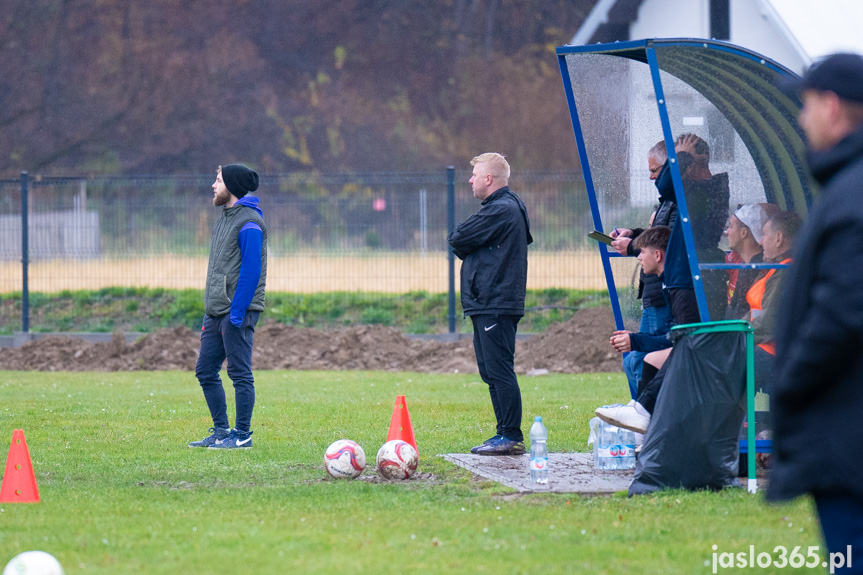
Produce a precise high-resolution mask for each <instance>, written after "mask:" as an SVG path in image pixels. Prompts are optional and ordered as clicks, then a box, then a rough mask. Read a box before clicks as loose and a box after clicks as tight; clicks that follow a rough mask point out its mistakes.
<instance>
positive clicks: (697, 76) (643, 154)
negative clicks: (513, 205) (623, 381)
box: [557, 39, 816, 330]
mask: <svg viewBox="0 0 863 575" xmlns="http://www.w3.org/2000/svg"><path fill="white" fill-rule="evenodd" d="M557 56H558V63H559V65H560V72H561V76H562V78H563V86H564V90H565V94H566V99H567V103H568V106H569V112H570V116H571V119H572V126H573V130H574V132H575V139H576V142H577V144H578V153H579V157H580V160H581V168H582V172H583V174H584V180H585V187H586V190H587V194H588V199H589V203H590V209H591V219H592V222H591V223H592V226H593V228H594V229H596V230H598V231H600V232H605V233H608V232H609V231H611V230H612V229H613V227H615V226H617V227H626V228H636V227H641V228H646V227H647V224H648V220H649V217H650V214H651V213H652V212H653V210H654V209H655V206H656V203H657V190H656V187H655V185H654V183H653V182H652V181H651V180H649V179H648V168H647V154H648V150H649V149H650V148H651V147H652V146H653V145H654V144H656V143H657V142H658V141H659V140H664V141H665V144H666V148H667V150H668V158H669V162H670V164H669V168H670V171H671V175H672V179H673V182H674V189H675V193H676V197H677V204H678V218H679V219H678V221H679V223H680V225H682V226H683V235H684V239H685V243H686V248H687V249H686V251H687V257H688V260H689V268H690V270H691V273H692V279H693V285H694V287H695V293H696V297H697V299H698V306H699V311H700V314H701V320H702V321H703V322H706V321H711V320H721V319H723V318H721V317H710V314H709V311H708V305H707V300H706V296H705V289H704V287H705V279H712V278H715V279H717V280H720V281H722V280H723V278H724V277H725V276H726V275H727V271H728V270H729V269H734V268H738V269H740V268H743V267H752V266H750V265H749V264H733V263H726V262H725V260H724V257H722V256H721V255H717V254H722V253H723V252H724V251H727V249H728V247H727V240H726V239H725V238H724V236H723V237H722V239H721V240H720V242H719V244H718V245H716V246H706V245H696V238H697V237H699V236H698V234H697V233H693V222H692V219H691V218H690V207H691V206H690V205H688V204H687V193H686V183H685V182H684V181H683V179H682V178H681V173H680V170H679V169H678V165H677V158H676V154H675V153H674V142H675V140H676V139H677V138H678V137H679V136H681V135H684V134H695V135H697V136H699V137H701V138H702V139H703V140H705V141H706V142H707V143H708V144H709V146H710V170H711V172H712V173H713V174H722V173H727V175H728V176H727V178H728V188H729V202H728V206H721V207H720V208H721V209H725V210H726V211H727V213H726V214H725V217H727V214H728V213H731V212H732V211H733V210H734V209H735V208H736V207H737V205H738V204H750V203H762V202H767V203H772V204H776V205H778V206H779V207H780V208H781V209H782V210H795V211H796V212H797V213H798V214H799V215H800V216H801V217H802V218H804V219H805V217H806V214H807V211H808V209H809V206H810V205H811V204H812V200H813V194H815V193H816V190H815V185H814V183H813V181H812V180H811V179H810V176H809V174H808V171H807V168H806V163H805V159H804V140H803V133H802V130H801V129H800V128H799V126H798V125H797V114H798V112H799V110H800V106H801V103H800V100H799V98H798V97H797V96H796V95H794V94H788V93H786V92H784V91H783V90H781V89H780V88H779V87H778V86H779V85H781V80H782V79H783V77H786V78H788V77H796V74H794V72H792V71H791V70H789V69H787V68H785V67H784V66H782V65H780V64H778V63H776V62H774V61H772V60H770V59H768V58H766V57H764V56H761V55H759V54H756V53H754V52H751V51H749V50H746V49H744V48H741V47H739V46H735V45H733V44H730V43H727V42H720V41H715V40H700V39H653V40H635V41H627V42H615V43H612V44H593V45H589V46H562V47H560V48H558V49H557ZM723 203H724V202H723ZM696 232H697V230H696ZM597 246H598V249H599V252H600V257H601V258H602V266H603V269H604V272H605V277H606V281H607V284H608V292H609V296H610V298H611V304H612V309H613V310H614V318H615V323H616V325H617V328H618V329H627V328H628V329H636V330H637V325H638V323H637V322H638V318H639V316H640V302H639V301H638V300H637V299H636V293H637V286H638V262H637V261H636V260H635V259H634V258H622V257H619V256H618V254H617V253H616V252H614V250H612V249H611V248H610V247H607V246H606V245H605V244H602V243H597ZM717 248H718V249H717ZM757 267H782V266H780V265H777V264H757ZM711 274H712V278H711ZM716 275H720V276H721V277H719V278H717V277H716ZM714 285H715V283H714Z"/></svg>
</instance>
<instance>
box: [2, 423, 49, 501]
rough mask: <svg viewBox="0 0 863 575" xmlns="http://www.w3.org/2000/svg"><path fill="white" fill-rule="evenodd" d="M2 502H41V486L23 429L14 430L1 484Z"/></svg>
mask: <svg viewBox="0 0 863 575" xmlns="http://www.w3.org/2000/svg"><path fill="white" fill-rule="evenodd" d="M0 503H39V488H38V487H36V475H35V474H34V473H33V463H32V462H31V461H30V450H29V449H27V442H26V441H25V440H24V430H23V429H16V430H15V431H13V432H12V445H11V446H10V447H9V457H8V458H7V459H6V472H5V473H4V474H3V483H2V484H0Z"/></svg>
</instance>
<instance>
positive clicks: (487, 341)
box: [449, 153, 533, 455]
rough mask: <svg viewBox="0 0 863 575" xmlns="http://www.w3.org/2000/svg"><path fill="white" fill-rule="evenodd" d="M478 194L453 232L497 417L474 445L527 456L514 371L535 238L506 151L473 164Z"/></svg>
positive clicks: (482, 450)
mask: <svg viewBox="0 0 863 575" xmlns="http://www.w3.org/2000/svg"><path fill="white" fill-rule="evenodd" d="M470 163H471V165H472V166H473V175H472V176H471V178H470V184H471V187H472V188H473V195H474V197H475V198H476V199H478V200H481V201H482V207H480V210H479V211H478V212H477V213H475V214H474V215H472V216H471V217H469V218H468V219H467V220H465V221H464V222H463V223H461V224H459V225H458V226H457V227H456V228H455V229H454V230H453V232H452V233H451V234H450V235H449V244H450V246H452V251H453V253H454V254H455V255H456V256H458V257H459V258H460V259H461V260H463V261H462V266H461V304H462V307H463V308H464V314H465V316H469V317H470V319H471V321H472V322H473V346H474V352H475V353H476V363H477V367H478V368H479V374H480V377H482V380H483V381H484V382H486V383H487V384H488V390H489V394H490V395H491V405H492V407H493V408H494V416H495V418H496V419H497V430H496V433H495V435H494V437H491V438H489V439H487V440H486V441H485V442H484V443H483V444H482V445H478V446H476V447H474V448H472V449H471V453H478V454H481V455H521V454H522V453H524V435H523V434H522V432H521V390H519V387H518V379H517V378H516V376H515V367H514V355H515V332H516V327H517V326H518V322H519V320H520V319H521V317H522V316H523V315H524V295H525V289H526V287H527V246H528V244H530V243H532V242H533V238H532V237H531V235H530V221H529V220H528V217H527V210H526V209H525V207H524V204H523V203H522V201H521V199H519V197H518V196H516V195H515V194H514V193H512V192H511V191H510V189H509V187H508V186H507V183H508V181H509V173H510V169H509V163H508V162H507V161H506V159H504V157H503V156H502V155H500V154H495V153H487V154H481V155H479V156H477V157H475V158H474V159H472V160H471V161H470Z"/></svg>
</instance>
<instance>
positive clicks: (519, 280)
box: [448, 187, 533, 316]
mask: <svg viewBox="0 0 863 575" xmlns="http://www.w3.org/2000/svg"><path fill="white" fill-rule="evenodd" d="M448 239H449V244H450V245H451V246H452V251H453V253H454V254H455V255H456V256H458V257H459V258H460V259H461V260H463V263H462V266H461V305H462V307H463V308H464V314H465V315H466V316H470V315H480V314H503V315H518V316H522V315H524V292H525V289H526V288H527V246H528V244H530V243H532V242H533V237H531V235H530V220H529V219H528V217H527V209H525V207H524V203H522V201H521V199H519V197H518V196H516V195H515V194H514V193H512V192H511V191H510V189H509V187H503V188H500V189H499V190H497V191H495V192H494V193H493V194H491V195H490V196H488V197H487V198H486V199H485V200H483V202H482V207H481V208H480V210H479V211H478V212H477V213H475V214H474V215H472V216H471V217H469V218H468V219H467V220H465V221H464V222H463V223H461V224H459V225H458V226H456V228H455V229H454V230H453V232H452V233H451V234H450V235H449V238H448Z"/></svg>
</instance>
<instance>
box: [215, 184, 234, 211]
mask: <svg viewBox="0 0 863 575" xmlns="http://www.w3.org/2000/svg"><path fill="white" fill-rule="evenodd" d="M230 199H231V192H229V191H228V190H227V188H226V189H224V190H222V191H221V192H219V193H217V194H216V195H215V196H213V205H214V206H216V207H219V206H224V205H225V204H227V203H228V202H229V201H230Z"/></svg>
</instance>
